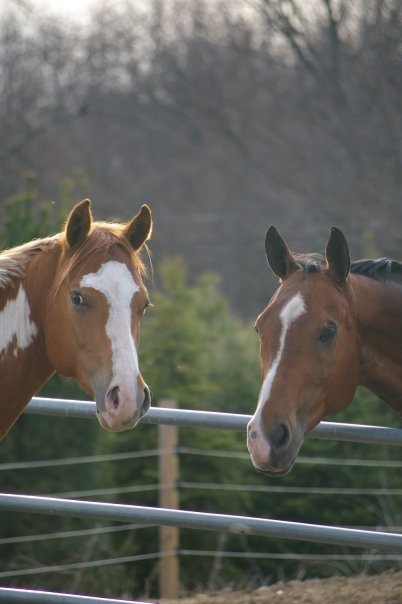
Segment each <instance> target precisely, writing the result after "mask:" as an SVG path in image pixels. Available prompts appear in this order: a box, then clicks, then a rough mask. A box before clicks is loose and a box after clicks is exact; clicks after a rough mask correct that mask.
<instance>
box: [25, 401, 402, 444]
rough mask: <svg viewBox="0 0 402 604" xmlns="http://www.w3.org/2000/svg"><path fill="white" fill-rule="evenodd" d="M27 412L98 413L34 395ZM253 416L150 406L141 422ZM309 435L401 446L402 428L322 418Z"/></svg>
mask: <svg viewBox="0 0 402 604" xmlns="http://www.w3.org/2000/svg"><path fill="white" fill-rule="evenodd" d="M25 413H30V414H36V415H53V416H59V417H79V418H93V417H95V415H96V405H95V403H94V402H92V401H76V400H65V399H51V398H40V397H35V398H33V399H32V400H31V402H30V403H29V405H28V406H27V407H26V408H25ZM250 419H251V416H250V415H241V414H237V413H217V412H214V411H190V410H187V409H164V408H161V407H151V409H150V410H149V411H148V413H147V414H146V415H145V417H143V419H142V420H141V422H143V423H144V424H171V425H172V424H173V425H180V426H192V427H198V428H219V429H224V430H245V429H246V426H247V424H248V422H249V421H250ZM309 436H311V437H313V438H320V439H329V440H342V441H348V442H357V443H366V444H376V445H380V444H382V445H393V446H399V447H401V446H402V429H399V428H384V427H382V426H364V425H360V424H342V423H338V422H321V423H320V424H319V425H318V426H317V427H316V428H313V430H311V432H309Z"/></svg>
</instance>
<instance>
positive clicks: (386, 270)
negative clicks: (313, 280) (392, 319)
mask: <svg viewBox="0 0 402 604" xmlns="http://www.w3.org/2000/svg"><path fill="white" fill-rule="evenodd" d="M294 258H295V260H296V262H297V264H298V265H299V267H300V269H301V270H303V271H304V273H318V272H320V271H322V270H325V268H326V267H327V263H326V260H325V256H324V254H295V255H294ZM350 272H351V273H353V274H355V275H363V276H364V277H369V278H370V279H374V280H375V281H382V282H383V283H399V284H402V263H401V262H398V261H397V260H392V259H390V258H378V259H377V260H371V259H366V258H365V259H363V260H354V261H353V262H352V263H351V266H350Z"/></svg>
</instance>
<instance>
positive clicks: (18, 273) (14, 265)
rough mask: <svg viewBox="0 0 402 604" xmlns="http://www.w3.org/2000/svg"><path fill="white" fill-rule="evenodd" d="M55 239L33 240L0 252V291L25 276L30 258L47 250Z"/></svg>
mask: <svg viewBox="0 0 402 604" xmlns="http://www.w3.org/2000/svg"><path fill="white" fill-rule="evenodd" d="M55 240H56V237H46V238H44V239H34V240H33V241H29V242H28V243H24V244H23V245H18V246H17V247H13V248H11V249H7V250H4V251H2V252H0V289H2V288H4V287H7V286H9V285H11V284H12V283H13V282H14V281H17V280H18V279H21V278H22V277H23V276H24V275H25V271H26V268H27V266H28V264H29V262H30V261H31V260H32V258H33V257H34V256H35V255H36V254H37V253H38V252H42V251H43V250H46V249H48V248H49V247H51V246H52V245H54V242H55Z"/></svg>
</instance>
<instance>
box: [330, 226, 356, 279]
mask: <svg viewBox="0 0 402 604" xmlns="http://www.w3.org/2000/svg"><path fill="white" fill-rule="evenodd" d="M325 257H326V259H327V264H328V270H329V272H330V274H331V275H332V276H333V277H335V279H337V280H338V281H345V279H346V277H347V276H348V274H349V271H350V254H349V247H348V244H347V241H346V239H345V235H344V234H343V233H342V231H341V230H339V229H337V228H336V227H332V229H331V235H330V238H329V241H328V243H327V247H326V249H325Z"/></svg>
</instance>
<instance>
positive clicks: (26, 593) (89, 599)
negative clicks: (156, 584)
mask: <svg viewBox="0 0 402 604" xmlns="http://www.w3.org/2000/svg"><path fill="white" fill-rule="evenodd" d="M0 602H21V603H23V604H146V603H144V602H134V601H133V600H111V599H110V598H97V597H94V596H76V595H73V594H62V593H56V592H51V591H33V590H30V589H13V588H11V587H0Z"/></svg>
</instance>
